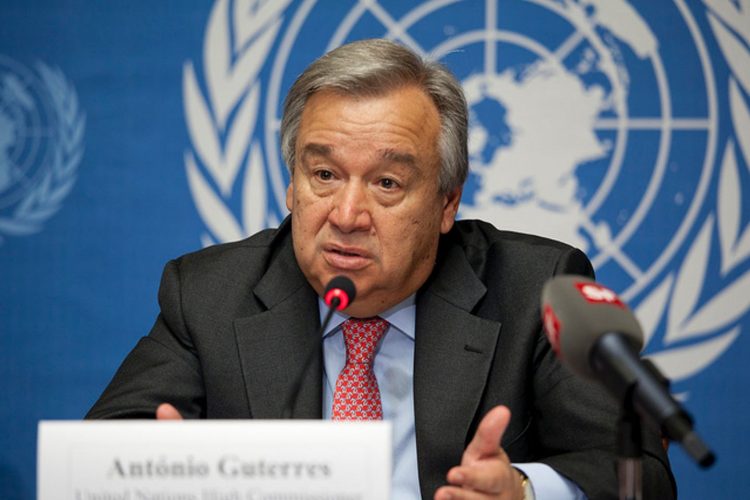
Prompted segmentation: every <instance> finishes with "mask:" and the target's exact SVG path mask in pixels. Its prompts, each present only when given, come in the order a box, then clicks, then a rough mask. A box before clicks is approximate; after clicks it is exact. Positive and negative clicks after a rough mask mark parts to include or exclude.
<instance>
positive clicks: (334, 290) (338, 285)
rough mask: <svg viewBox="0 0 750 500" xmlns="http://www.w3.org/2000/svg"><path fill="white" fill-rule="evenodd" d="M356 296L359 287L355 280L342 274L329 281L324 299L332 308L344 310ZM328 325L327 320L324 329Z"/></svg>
mask: <svg viewBox="0 0 750 500" xmlns="http://www.w3.org/2000/svg"><path fill="white" fill-rule="evenodd" d="M356 296H357V288H356V287H355V286H354V282H353V281H352V280H350V279H349V278H347V277H346V276H341V275H340V276H336V277H334V278H333V279H332V280H331V281H329V282H328V286H326V289H325V293H324V294H323V301H325V303H326V305H327V306H328V307H330V308H331V309H330V310H336V311H342V310H344V309H346V308H347V307H348V306H349V304H351V303H352V302H354V298H355V297H356ZM327 325H328V322H327V321H326V322H325V324H324V325H323V327H324V329H325V326H327Z"/></svg>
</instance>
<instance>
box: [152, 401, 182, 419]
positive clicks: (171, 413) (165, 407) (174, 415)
mask: <svg viewBox="0 0 750 500" xmlns="http://www.w3.org/2000/svg"><path fill="white" fill-rule="evenodd" d="M156 420H182V415H180V412H179V411H177V408H175V407H174V406H172V405H171V404H169V403H162V404H160V405H159V407H158V408H157V409H156Z"/></svg>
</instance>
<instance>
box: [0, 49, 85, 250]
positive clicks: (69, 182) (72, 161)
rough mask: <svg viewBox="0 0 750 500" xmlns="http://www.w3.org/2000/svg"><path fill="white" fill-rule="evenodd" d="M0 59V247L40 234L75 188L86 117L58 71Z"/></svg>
mask: <svg viewBox="0 0 750 500" xmlns="http://www.w3.org/2000/svg"><path fill="white" fill-rule="evenodd" d="M35 69H36V71H32V70H30V69H28V68H26V67H24V66H22V65H20V64H18V63H16V62H15V61H13V60H11V59H9V58H6V57H4V56H2V55H0V243H2V241H3V236H20V235H27V234H32V233H35V232H38V231H40V230H41V229H42V224H43V223H44V222H45V221H46V220H47V219H48V218H49V217H51V216H52V215H53V214H55V213H56V212H57V211H58V210H59V209H60V206H61V203H62V201H63V200H64V199H65V197H66V196H67V195H68V193H69V192H70V190H71V189H72V188H73V185H74V184H75V179H76V177H75V175H76V172H77V169H78V165H79V163H80V161H81V157H82V155H83V135H84V130H85V116H84V114H83V113H82V112H81V111H80V109H79V107H78V98H77V96H76V93H75V90H74V89H73V87H72V85H71V84H70V83H69V82H68V81H67V80H66V79H65V77H64V76H63V74H62V73H61V72H60V70H58V69H54V68H50V67H49V66H47V65H45V64H42V63H39V64H37V65H36V68H35Z"/></svg>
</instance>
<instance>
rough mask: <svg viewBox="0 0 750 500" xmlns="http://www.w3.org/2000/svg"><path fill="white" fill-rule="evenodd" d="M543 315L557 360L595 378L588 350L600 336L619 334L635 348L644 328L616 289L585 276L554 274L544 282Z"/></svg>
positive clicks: (639, 345)
mask: <svg viewBox="0 0 750 500" xmlns="http://www.w3.org/2000/svg"><path fill="white" fill-rule="evenodd" d="M542 318H543V321H544V329H545V331H546V333H547V338H548V339H549V341H550V344H552V348H553V349H554V351H555V353H556V354H557V356H558V357H559V358H560V360H561V361H562V362H563V363H565V364H566V365H568V366H569V367H570V368H571V369H572V370H573V371H575V372H577V373H578V374H580V375H583V376H584V377H589V378H596V375H595V373H594V371H593V369H592V367H591V361H590V360H591V356H590V355H591V350H592V349H593V347H594V346H595V345H596V343H597V341H598V340H599V338H600V337H602V336H603V335H605V334H607V333H619V334H621V335H622V336H623V337H625V338H626V339H627V340H628V341H629V342H630V344H631V345H632V346H633V348H634V349H635V350H636V351H640V350H641V348H642V347H643V331H642V330H641V326H640V324H639V323H638V320H637V319H636V317H635V315H634V314H633V313H632V311H631V310H630V309H629V308H628V306H627V305H626V304H625V303H624V302H623V301H622V300H620V298H619V297H618V296H617V294H616V293H615V292H613V291H612V290H610V289H609V288H607V287H605V286H602V285H600V284H598V283H596V282H595V281H593V280H591V279H590V278H587V277H585V276H575V275H566V276H557V277H554V278H552V279H551V280H549V281H548V282H547V283H546V284H545V285H544V290H543V292H542Z"/></svg>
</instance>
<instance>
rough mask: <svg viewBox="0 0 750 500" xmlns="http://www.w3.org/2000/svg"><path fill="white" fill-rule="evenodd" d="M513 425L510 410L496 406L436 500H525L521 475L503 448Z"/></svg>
mask: <svg viewBox="0 0 750 500" xmlns="http://www.w3.org/2000/svg"><path fill="white" fill-rule="evenodd" d="M509 422H510V410H508V408H507V407H505V406H496V407H495V408H493V409H492V410H490V411H489V412H488V413H487V414H486V415H485V416H484V418H482V421H481V422H480V423H479V427H477V431H476V433H475V434H474V437H473V438H472V440H471V442H470V443H469V445H468V446H467V447H466V450H465V451H464V454H463V457H462V458H461V465H459V466H457V467H453V468H452V469H451V470H450V471H448V475H447V480H448V483H449V485H448V486H443V487H442V488H439V489H438V490H437V491H436V492H435V499H436V500H448V499H466V500H473V499H489V498H498V499H516V498H522V497H523V491H522V488H521V478H520V475H519V473H518V472H517V471H516V470H515V469H514V468H513V467H512V466H511V464H510V460H509V459H508V456H507V455H506V454H505V451H503V449H502V448H501V447H500V440H501V439H502V437H503V434H504V433H505V429H507V428H508V423H509Z"/></svg>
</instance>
